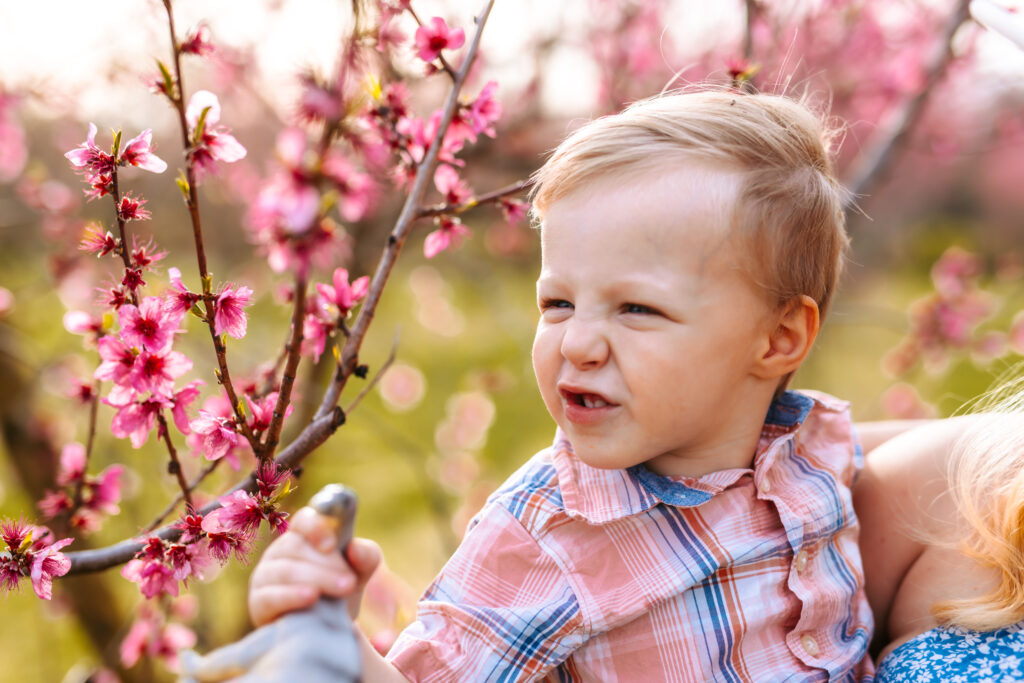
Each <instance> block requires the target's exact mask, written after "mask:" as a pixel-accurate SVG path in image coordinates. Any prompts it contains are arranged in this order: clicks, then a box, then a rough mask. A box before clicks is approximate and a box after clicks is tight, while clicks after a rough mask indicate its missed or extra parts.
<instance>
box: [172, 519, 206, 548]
mask: <svg viewBox="0 0 1024 683" xmlns="http://www.w3.org/2000/svg"><path fill="white" fill-rule="evenodd" d="M174 527H175V528H177V529H181V531H182V533H181V539H180V540H181V542H182V543H186V544H187V543H192V542H194V541H198V540H200V539H201V538H202V537H203V516H202V515H201V514H198V513H197V514H194V515H184V516H183V517H182V518H181V519H180V520H178V523H177V524H175V525H174Z"/></svg>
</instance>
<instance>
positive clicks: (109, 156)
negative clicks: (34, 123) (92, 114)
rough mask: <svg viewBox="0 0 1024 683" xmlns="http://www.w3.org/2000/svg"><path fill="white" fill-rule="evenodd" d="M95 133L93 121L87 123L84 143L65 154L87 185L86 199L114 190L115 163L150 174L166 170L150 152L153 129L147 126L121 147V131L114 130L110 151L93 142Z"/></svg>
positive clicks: (165, 163)
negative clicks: (135, 167) (87, 131)
mask: <svg viewBox="0 0 1024 683" xmlns="http://www.w3.org/2000/svg"><path fill="white" fill-rule="evenodd" d="M96 132H97V129H96V124H94V123H90V124H89V134H88V136H87V137H86V139H85V142H83V143H82V144H80V145H79V146H78V147H76V148H75V149H73V150H71V151H70V152H68V153H66V154H65V155H64V156H65V157H67V159H68V161H70V162H71V165H72V166H74V167H75V168H76V169H77V170H78V172H79V173H80V174H81V175H82V177H84V178H85V181H86V183H88V184H89V189H88V190H86V191H85V194H86V196H87V197H89V199H97V198H99V197H103V196H106V195H108V194H110V193H111V192H112V191H113V188H114V174H115V172H116V169H117V167H118V166H137V167H139V168H141V169H143V170H146V171H152V172H153V173H163V172H164V171H165V170H167V162H165V161H164V160H163V159H161V158H160V157H158V156H156V155H155V154H154V153H153V132H152V131H151V130H150V129H148V128H147V129H146V130H144V131H142V132H141V133H139V134H138V135H137V136H135V137H134V138H132V139H131V140H129V141H128V142H127V143H125V145H124V148H123V149H121V145H120V140H121V134H120V133H116V134H115V135H114V144H113V147H112V149H111V151H110V152H104V151H103V150H102V149H100V148H99V147H98V146H97V145H96Z"/></svg>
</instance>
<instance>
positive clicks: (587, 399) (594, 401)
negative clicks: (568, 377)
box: [562, 390, 612, 408]
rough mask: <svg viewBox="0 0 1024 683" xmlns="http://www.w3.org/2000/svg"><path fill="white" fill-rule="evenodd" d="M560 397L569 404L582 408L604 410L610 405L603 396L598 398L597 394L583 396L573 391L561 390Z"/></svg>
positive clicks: (583, 394)
mask: <svg viewBox="0 0 1024 683" xmlns="http://www.w3.org/2000/svg"><path fill="white" fill-rule="evenodd" d="M562 395H563V396H564V397H565V399H566V400H567V401H568V402H569V403H571V404H573V405H577V406H582V407H584V408H605V407H607V406H610V405H612V404H611V403H609V402H608V401H607V400H606V399H605V398H604V397H603V396H600V395H599V394H585V393H577V392H575V391H565V390H563V391H562Z"/></svg>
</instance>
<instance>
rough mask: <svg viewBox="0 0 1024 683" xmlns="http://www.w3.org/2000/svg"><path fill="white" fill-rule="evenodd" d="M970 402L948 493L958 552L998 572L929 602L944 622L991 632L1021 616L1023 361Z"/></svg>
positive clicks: (954, 453)
mask: <svg viewBox="0 0 1024 683" xmlns="http://www.w3.org/2000/svg"><path fill="white" fill-rule="evenodd" d="M1009 375H1010V376H1011V378H1010V379H1008V380H1003V381H1002V382H1001V383H1000V385H999V388H998V389H996V390H994V391H992V392H989V393H987V394H985V395H984V396H982V397H981V398H980V399H979V400H977V401H975V402H974V403H972V404H971V405H970V406H969V410H970V412H972V413H976V414H977V415H976V417H975V418H974V419H973V420H972V422H971V425H970V426H969V427H968V428H967V429H966V430H965V432H964V434H963V435H962V436H961V437H960V439H959V440H958V442H957V443H956V445H955V446H954V448H953V451H952V453H951V458H950V469H949V477H950V479H949V481H950V494H951V495H952V496H953V500H954V501H955V503H956V506H957V510H958V512H959V513H960V515H961V516H962V518H963V520H964V522H965V523H966V525H967V530H968V533H967V536H966V538H965V539H964V540H963V542H962V543H961V546H960V548H959V549H960V550H961V551H962V552H964V553H965V554H967V555H968V556H970V557H972V558H974V559H975V560H977V561H978V562H979V563H980V564H981V565H983V566H986V567H989V568H992V569H994V570H996V572H997V573H998V575H999V582H998V585H997V586H996V587H995V588H994V589H993V590H992V591H990V592H989V593H987V594H985V595H981V596H979V597H976V598H970V599H962V600H949V601H945V602H941V603H938V604H937V605H935V607H934V609H933V612H934V614H935V616H936V618H937V619H938V620H939V621H940V622H942V623H946V624H951V625H957V626H962V627H964V628H969V629H972V630H977V631H992V630H995V629H998V628H1003V627H1006V626H1009V625H1010V624H1014V623H1016V622H1018V621H1022V620H1024V364H1022V365H1019V366H1017V367H1016V368H1015V369H1014V370H1013V372H1012V373H1009Z"/></svg>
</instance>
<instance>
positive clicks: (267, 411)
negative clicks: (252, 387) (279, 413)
mask: <svg viewBox="0 0 1024 683" xmlns="http://www.w3.org/2000/svg"><path fill="white" fill-rule="evenodd" d="M277 396H278V393H277V392H276V391H272V392H270V393H269V394H267V395H266V396H264V397H263V398H262V399H255V400H253V399H252V397H250V396H249V395H248V394H246V395H245V401H246V403H248V404H249V412H251V413H252V420H250V422H249V428H250V429H252V430H253V431H254V432H259V431H263V430H265V429H267V428H268V427H270V422H271V420H273V418H274V408H275V407H276V406H277ZM294 408H295V406H294V405H292V404H288V407H287V408H285V411H284V416H285V417H288V416H289V415H291V414H292V410H294Z"/></svg>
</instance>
